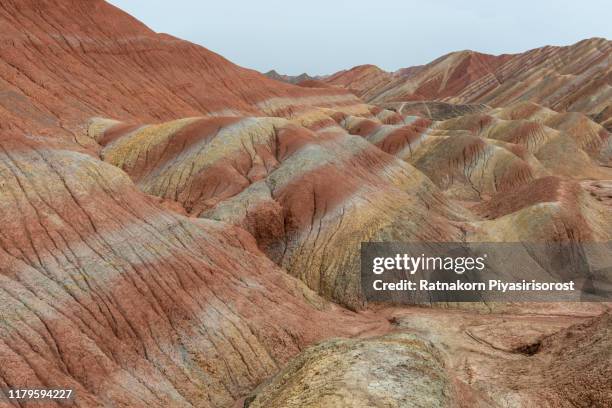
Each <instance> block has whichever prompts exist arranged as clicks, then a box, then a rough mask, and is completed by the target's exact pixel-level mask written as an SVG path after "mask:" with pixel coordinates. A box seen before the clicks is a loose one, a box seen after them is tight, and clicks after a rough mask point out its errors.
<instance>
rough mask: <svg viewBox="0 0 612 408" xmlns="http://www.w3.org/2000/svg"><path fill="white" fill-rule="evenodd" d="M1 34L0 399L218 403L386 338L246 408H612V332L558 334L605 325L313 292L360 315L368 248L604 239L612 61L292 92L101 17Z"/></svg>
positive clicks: (28, 5)
mask: <svg viewBox="0 0 612 408" xmlns="http://www.w3.org/2000/svg"><path fill="white" fill-rule="evenodd" d="M0 26H1V27H2V30H3V31H2V32H3V36H2V39H1V40H0V91H1V92H0V306H1V307H0V323H1V324H0V362H1V364H0V388H2V389H4V388H9V387H10V388H15V387H19V388H24V387H25V388H66V387H68V388H74V389H75V390H76V399H75V401H74V406H78V407H87V408H89V407H98V406H100V407H102V406H104V407H229V406H232V405H233V404H234V403H235V401H237V400H240V399H241V398H242V397H244V396H245V395H247V394H249V393H251V392H252V390H253V389H254V388H255V387H257V386H258V385H260V384H261V383H262V382H263V381H265V380H267V379H270V378H272V377H273V376H274V375H275V374H277V373H278V372H279V370H282V369H283V367H285V366H286V365H287V364H288V363H289V362H290V361H291V359H292V357H294V356H295V355H297V354H299V353H300V352H302V351H303V350H304V349H305V348H306V347H308V346H309V345H311V344H312V343H314V342H318V341H320V340H325V339H328V338H330V337H370V336H374V335H376V336H379V335H381V334H383V333H385V332H387V331H389V330H390V323H389V321H393V322H395V323H396V326H397V328H398V330H400V331H402V332H403V333H399V334H393V335H391V336H387V337H376V338H372V339H361V340H357V339H352V340H351V339H341V340H332V341H330V342H327V343H323V344H321V345H319V346H315V347H314V348H312V349H309V350H308V351H305V352H304V353H303V354H301V355H300V357H298V359H297V360H295V361H294V362H292V363H290V365H289V366H287V368H286V370H284V371H282V372H281V374H280V375H279V376H277V377H274V378H272V380H270V382H268V383H266V384H267V385H264V386H263V387H262V388H260V391H258V393H257V397H256V399H255V400H254V401H252V403H253V404H255V406H266V407H281V406H304V404H310V405H311V406H320V404H323V405H325V404H331V405H332V406H333V404H337V405H338V406H372V405H374V404H377V403H380V404H383V405H382V406H419V405H415V404H421V406H432V405H433V406H453V405H457V406H465V407H468V406H469V407H473V406H496V404H498V405H501V406H530V405H532V406H541V405H545V406H546V404H548V405H549V406H589V404H591V405H595V406H598V404H606V403H607V402H609V401H610V396H609V394H606V388H605V386H606V379H608V378H609V376H610V375H609V368H610V364H609V358H608V357H609V353H608V354H606V353H607V352H609V349H610V345H609V338H610V336H609V324H610V320H609V317H606V316H604V317H601V318H600V319H599V320H597V321H596V322H594V323H585V324H584V325H583V326H578V327H577V328H573V329H566V330H565V331H561V332H559V330H560V329H565V328H567V327H569V326H570V325H571V324H574V323H580V322H581V321H582V322H583V321H584V319H585V317H586V316H592V315H596V314H601V313H602V312H603V311H605V310H606V309H607V308H608V307H609V305H606V304H601V305H577V304H564V305H550V304H546V305H545V306H541V305H540V306H538V305H505V304H504V305H490V304H487V305H482V304H479V305H476V306H475V307H474V309H475V311H476V312H482V311H485V310H486V311H489V312H492V313H491V314H490V315H485V314H478V313H475V312H465V311H464V312H456V311H452V310H426V309H410V308H406V309H401V310H394V311H393V312H394V313H395V314H394V315H390V314H389V312H388V311H385V310H382V311H381V310H374V311H373V310H367V311H361V312H359V313H355V312H350V311H348V310H346V309H345V308H342V307H341V306H338V305H335V304H333V303H331V302H329V301H328V300H325V299H324V298H322V297H320V296H319V294H320V295H323V296H324V297H325V298H327V299H332V300H335V301H336V302H338V303H341V304H343V305H345V306H348V307H350V308H353V309H362V308H365V307H366V306H367V305H365V304H364V302H363V299H362V298H361V294H360V290H359V272H358V271H359V269H358V262H359V258H358V251H359V244H360V242H362V241H370V240H381V241H385V240H399V241H410V240H419V241H450V240H453V241H462V240H465V241H470V240H481V241H482V240H489V241H522V240H527V239H536V240H544V241H546V240H568V239H569V240H581V241H602V240H604V241H605V240H609V239H610V231H612V226H611V223H612V220H611V217H610V200H609V198H610V180H612V177H610V176H609V174H610V173H609V166H610V158H611V152H612V148H611V144H610V134H609V129H610V126H609V120H610V108H609V101H610V94H609V89H610V88H609V84H608V85H606V81H607V79H606V78H608V77H609V66H610V63H609V58H610V57H609V55H610V53H609V48H610V46H609V42H607V41H605V40H589V41H585V42H581V43H579V44H576V45H575V46H572V47H565V48H563V47H561V48H559V47H547V48H544V49H539V50H534V51H530V52H527V53H524V54H519V55H515V56H502V57H491V56H483V55H479V54H476V53H470V52H460V53H454V54H452V55H450V56H445V57H442V58H440V59H439V60H437V61H435V62H434V63H432V64H430V65H427V66H423V67H413V68H410V69H406V70H401V71H398V72H397V73H394V74H392V75H390V74H388V73H385V72H382V71H381V70H378V69H376V68H375V67H372V66H366V67H362V68H360V69H355V70H351V71H352V72H350V73H347V75H348V76H346V75H337V76H334V77H333V80H331V81H329V82H322V81H321V80H316V81H312V80H310V81H304V82H302V83H300V85H301V86H293V85H290V84H284V83H280V82H278V81H274V80H271V79H268V78H266V77H264V76H263V75H261V74H259V73H256V72H254V71H251V70H247V69H243V68H240V67H238V66H236V65H234V64H232V63H231V62H229V61H227V60H225V59H224V58H223V57H221V56H219V55H217V54H214V53H212V52H210V51H208V50H206V49H205V48H202V47H200V46H196V45H194V44H190V43H188V42H185V41H182V40H179V39H176V38H173V37H171V36H168V35H163V34H156V33H154V32H152V31H151V30H149V29H148V28H147V27H145V26H144V25H143V24H141V23H139V22H138V21H136V20H134V19H133V18H131V17H130V16H128V15H126V14H124V13H122V12H121V11H119V10H118V9H116V8H114V7H112V6H110V5H109V4H107V3H105V2H104V1H101V0H91V1H77V0H56V1H52V0H37V1H34V0H23V1H22V0H20V1H17V0H7V1H3V2H2V4H1V5H0ZM553 57H554V58H553ZM550 61H560V62H561V63H560V64H556V63H551V62H550ZM334 81H338V82H336V83H334ZM340 86H341V87H340ZM343 87H344V88H349V89H348V90H347V89H344V88H343ZM379 91H381V92H382V93H380V92H379ZM356 95H360V96H362V97H364V98H367V99H368V100H377V101H380V102H381V105H380V106H373V105H366V104H365V103H363V101H362V100H361V99H359V98H358V97H357V96H356ZM421 99H439V101H436V102H419V103H418V104H415V103H412V102H410V101H414V100H421ZM383 102H384V103H383ZM535 102H537V103H535ZM566 111H571V112H566ZM412 115H417V116H412ZM91 118H97V119H94V120H90V119H91ZM101 118H107V119H101ZM101 159H103V160H101ZM296 278H298V279H296ZM497 313H500V314H497ZM502 313H503V314H502ZM512 313H516V314H517V315H515V316H513V315H512ZM519 313H523V314H522V315H519ZM530 313H531V314H530ZM533 313H536V314H541V315H543V316H536V317H534V316H533ZM564 316H565V317H564ZM567 316H570V317H567ZM506 320H511V322H508V321H506ZM405 332H409V333H405ZM556 332H559V333H558V334H554V333H556ZM415 333H416V335H415ZM568 333H569V335H568ZM581 333H584V335H583V334H581ZM538 344H539V345H538ZM566 349H569V350H570V352H564V353H561V350H566ZM500 361H501V362H503V363H504V364H505V366H504V368H503V370H500V369H499V366H498V364H499V363H500ZM541 369H543V370H544V373H545V374H543V375H540V374H536V373H537V371H538V370H541ZM317 370H319V374H317ZM589 370H590V371H589ZM322 373H324V375H321V374H322ZM364 373H365V374H367V375H366V376H363V375H362V374H364ZM559 375H562V377H563V378H561V377H559ZM511 377H512V378H511ZM551 378H552V380H551ZM406 384H410V386H411V387H412V391H414V392H413V393H412V394H408V392H409V391H410V390H409V389H407V388H408V387H405V386H406ZM306 385H307V386H308V388H306V387H305V386H306ZM364 385H367V388H363V386H364ZM328 391H329V392H328ZM381 401H382V402H381ZM2 404H4V401H3V402H2ZM317 404H319V405H317ZM385 404H386V405H385ZM405 404H412V405H405ZM31 405H33V404H29V403H24V404H22V406H24V407H27V406H31ZM42 405H43V406H53V407H55V406H60V404H59V403H55V402H45V403H44V404H42ZM39 406H40V405H39ZM306 406H307V405H306ZM602 406H604V405H602Z"/></svg>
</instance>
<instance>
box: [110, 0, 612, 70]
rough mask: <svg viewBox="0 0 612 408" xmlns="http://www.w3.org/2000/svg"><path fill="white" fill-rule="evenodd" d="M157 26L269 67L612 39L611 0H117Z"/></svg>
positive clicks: (389, 63) (389, 62) (399, 63)
mask: <svg viewBox="0 0 612 408" xmlns="http://www.w3.org/2000/svg"><path fill="white" fill-rule="evenodd" d="M110 3H112V4H114V5H116V6H118V7H119V8H121V9H123V10H125V11H127V12H128V13H130V14H132V15H133V16H135V17H136V18H138V19H139V20H141V21H143V22H144V23H145V24H147V25H148V26H149V27H151V28H152V29H153V30H155V31H158V32H165V33H169V34H172V35H174V36H176V37H180V38H183V39H186V40H189V41H192V42H195V43H198V44H201V45H203V46H205V47H206V48H208V49H211V50H213V51H215V52H217V53H219V54H221V55H223V56H224V57H226V58H228V59H230V60H231V61H233V62H235V63H237V64H239V65H242V66H244V67H248V68H254V69H257V70H259V71H264V72H265V71H267V70H269V69H272V68H274V69H276V70H277V71H279V72H281V73H286V74H293V75H295V74H299V73H302V72H308V73H310V74H329V73H333V72H336V71H339V70H341V69H346V68H351V67H353V66H355V65H359V64H375V65H378V66H380V67H381V68H383V69H386V70H389V71H392V70H396V69H398V68H402V67H408V66H411V65H419V64H424V63H427V62H429V61H431V60H433V59H435V58H437V57H439V56H441V55H443V54H446V53H448V52H451V51H457V50H463V49H472V50H476V51H481V52H486V53H491V54H501V53H511V52H520V51H525V50H527V49H531V48H535V47H540V46H543V45H549V44H550V45H568V44H573V43H575V42H577V41H579V40H581V39H585V38H590V37H604V38H607V39H611V38H612V23H611V19H610V17H611V16H612V1H611V0H570V1H566V0H546V1H538V0H512V1H504V2H500V1H495V0H460V1H453V0H429V1H428V0H384V1H379V0H303V1H294V0H259V1H256V0H254V1H248V0H216V1H210V0H111V1H110Z"/></svg>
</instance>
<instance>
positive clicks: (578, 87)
mask: <svg viewBox="0 0 612 408" xmlns="http://www.w3.org/2000/svg"><path fill="white" fill-rule="evenodd" d="M611 70H612V43H611V42H610V41H609V40H606V39H603V38H592V39H589V40H584V41H580V42H578V43H576V44H574V45H571V46H567V47H551V46H547V47H543V48H536V49H533V50H530V51H527V52H524V53H521V54H512V55H508V54H505V55H499V56H493V55H487V54H481V53H478V52H473V51H460V52H454V53H450V54H447V55H445V56H442V57H440V58H438V59H436V60H435V61H433V62H431V63H429V64H427V65H424V66H419V67H413V68H411V69H408V70H400V71H397V72H395V73H388V72H384V71H382V70H380V69H378V68H376V67H373V66H358V67H355V68H353V69H351V70H348V71H341V72H339V73H337V74H334V75H332V76H331V77H329V78H327V79H326V82H327V83H329V84H332V85H336V86H338V87H343V88H346V89H349V90H351V91H353V92H355V93H356V94H357V95H358V96H360V97H363V98H364V99H365V100H366V101H368V102H372V103H377V104H382V103H395V102H408V101H427V100H438V101H444V102H450V103H455V104H476V103H484V104H487V105H490V106H494V107H500V106H504V105H507V104H509V103H513V102H519V101H531V102H535V103H538V104H540V105H543V106H546V107H549V108H552V109H554V110H557V111H576V112H583V113H585V114H588V115H590V116H592V117H593V118H596V120H597V122H598V123H601V124H604V126H607V127H608V129H610V125H611V124H610V112H611V109H612V107H611V105H610V101H611V100H612V87H611V85H610V75H611V72H612V71H611ZM364 79H365V80H364Z"/></svg>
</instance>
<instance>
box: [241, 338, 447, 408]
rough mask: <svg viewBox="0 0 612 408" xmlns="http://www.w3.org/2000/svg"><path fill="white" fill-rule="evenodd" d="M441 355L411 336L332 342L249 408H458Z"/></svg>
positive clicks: (293, 366)
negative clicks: (454, 407) (452, 407)
mask: <svg viewBox="0 0 612 408" xmlns="http://www.w3.org/2000/svg"><path fill="white" fill-rule="evenodd" d="M453 393H454V390H453V386H452V382H451V380H450V379H449V376H448V373H447V372H446V370H445V368H444V362H443V357H442V355H441V353H440V351H439V350H437V349H436V348H435V347H434V345H433V344H432V343H430V342H428V341H425V340H423V339H421V338H419V337H418V336H415V335H413V334H407V333H395V334H390V335H387V336H384V337H375V338H369V339H363V340H329V341H327V342H324V343H321V344H318V345H316V346H313V347H311V348H309V349H307V350H306V351H305V352H303V353H302V354H300V355H299V356H298V357H297V358H295V359H294V360H293V361H291V363H290V364H288V365H287V367H286V368H284V369H283V370H282V371H281V372H280V373H279V374H277V375H276V376H275V377H274V378H273V379H272V380H271V381H269V382H267V383H265V384H264V385H262V386H261V387H259V388H258V389H257V390H256V391H255V395H253V396H252V397H250V398H247V401H246V402H245V404H244V406H245V407H248V408H264V407H266V408H267V407H278V408H315V407H317V408H318V407H329V408H362V407H363V408H365V407H388V408H411V407H414V408H417V407H418V408H436V407H440V408H441V407H451V406H455V404H454V402H453V400H454V399H455V397H454V395H453Z"/></svg>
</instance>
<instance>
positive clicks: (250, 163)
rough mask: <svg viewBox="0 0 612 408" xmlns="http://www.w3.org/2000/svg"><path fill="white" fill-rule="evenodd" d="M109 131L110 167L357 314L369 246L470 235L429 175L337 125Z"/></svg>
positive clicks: (225, 121) (218, 121)
mask: <svg viewBox="0 0 612 408" xmlns="http://www.w3.org/2000/svg"><path fill="white" fill-rule="evenodd" d="M328 120H329V121H330V122H331V123H332V124H333V125H335V122H333V121H332V120H331V119H328ZM103 123H104V122H100V121H94V122H93V123H92V125H91V127H90V129H91V133H92V136H93V137H94V138H95V139H96V140H98V141H99V142H100V143H107V144H105V146H104V147H103V148H102V151H101V154H102V157H103V158H104V159H105V160H106V161H108V162H110V163H112V164H114V165H115V166H117V167H120V168H122V169H123V170H125V171H126V172H127V173H128V174H129V175H130V176H132V178H133V179H134V181H135V182H136V183H137V185H138V186H139V187H140V188H141V189H142V190H143V191H145V192H146V193H148V194H153V195H156V196H159V197H162V198H165V199H171V200H175V201H178V202H179V203H180V204H182V205H183V207H184V208H185V209H187V211H188V212H189V213H190V214H193V215H195V216H201V217H205V218H212V219H215V220H222V221H226V222H230V223H232V224H234V225H237V226H242V227H244V228H246V229H247V230H248V231H249V232H250V233H251V234H253V236H254V237H255V238H256V239H257V241H258V244H259V247H260V248H261V249H262V250H263V251H264V252H265V253H266V254H267V255H268V256H269V257H270V258H271V259H272V260H274V261H275V262H277V263H278V264H279V265H280V266H283V267H284V268H286V270H287V271H288V272H289V273H290V274H292V275H294V276H296V277H299V278H300V279H302V280H303V281H304V282H306V283H307V284H308V286H309V287H310V288H312V289H314V290H316V291H318V292H319V293H321V294H323V295H325V296H326V297H328V298H330V299H334V300H336V301H338V302H340V303H342V304H344V305H346V306H350V307H352V308H361V307H362V306H363V300H362V299H361V295H360V286H359V285H360V280H359V273H358V270H359V267H358V266H359V245H360V243H361V242H363V241H377V240H408V241H409V240H429V241H432V240H433V241H449V240H457V239H460V238H461V236H462V231H461V229H460V228H459V226H457V225H453V222H454V221H461V220H463V216H462V211H463V210H462V209H460V208H458V209H454V208H453V206H451V205H450V203H449V202H447V200H445V199H444V197H443V196H442V195H441V193H440V191H439V190H438V189H437V188H436V186H435V185H434V184H433V183H432V182H431V181H430V180H429V179H427V177H425V176H424V175H423V174H422V173H421V172H419V171H417V170H416V169H414V168H413V167H411V166H410V165H409V164H407V163H405V162H403V161H401V160H399V159H397V158H395V157H393V156H391V155H388V154H386V153H385V152H383V151H381V150H379V149H377V148H376V147H374V146H373V145H372V144H371V143H368V142H367V141H366V140H364V139H363V138H361V137H356V136H351V135H349V134H347V133H346V132H345V131H344V130H343V129H342V128H340V127H338V126H337V125H335V126H333V127H324V128H321V129H319V130H318V131H311V130H309V129H307V128H305V127H302V126H298V125H296V124H295V123H291V122H290V121H288V120H286V119H280V118H236V117H232V118H204V119H202V118H192V119H185V120H180V121H175V122H169V123H165V124H161V125H155V126H141V127H137V128H136V130H132V129H133V128H132V127H130V126H125V125H122V124H114V125H111V127H110V128H108V129H106V130H105V128H104V127H103ZM332 183H333V184H334V185H333V186H332ZM449 221H450V222H449Z"/></svg>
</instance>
